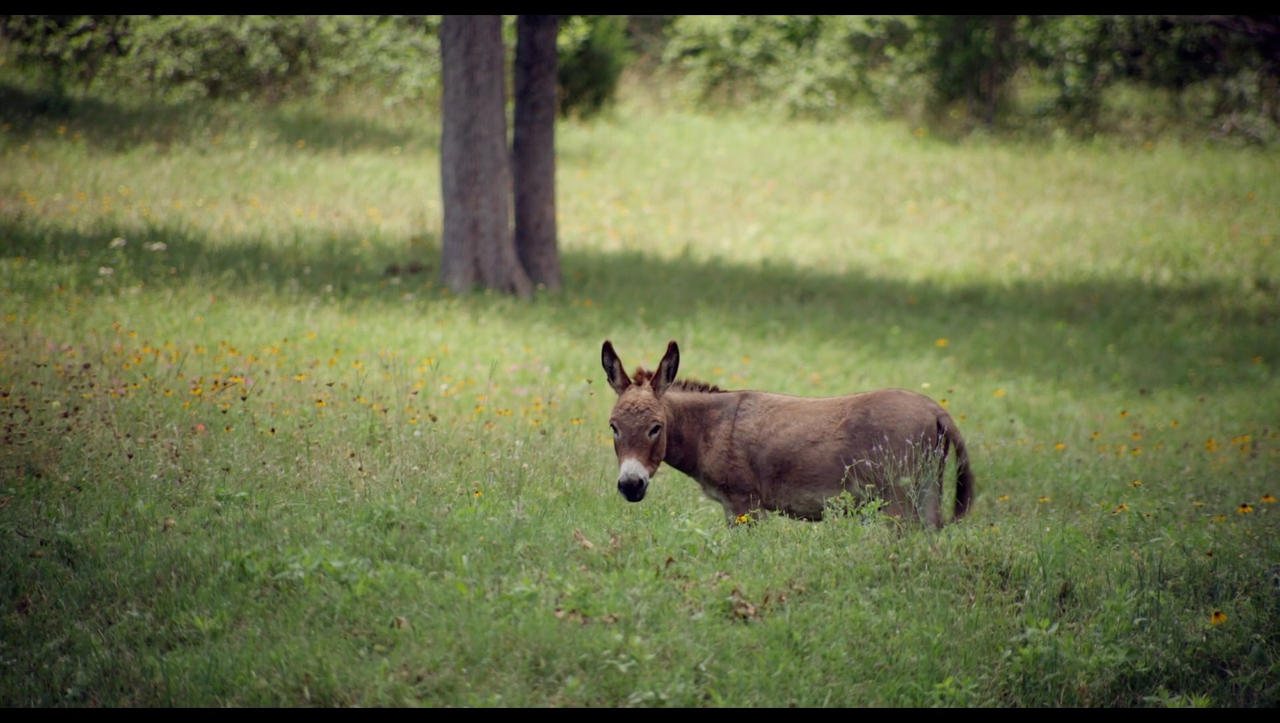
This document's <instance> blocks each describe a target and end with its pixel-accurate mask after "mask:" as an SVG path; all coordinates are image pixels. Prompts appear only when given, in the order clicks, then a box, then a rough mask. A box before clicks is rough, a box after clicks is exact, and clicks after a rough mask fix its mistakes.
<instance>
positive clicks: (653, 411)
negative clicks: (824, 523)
mask: <svg viewBox="0 0 1280 723" xmlns="http://www.w3.org/2000/svg"><path fill="white" fill-rule="evenodd" d="M601 361H602V362H603V363H604V370H605V374H606V375H607V376H608V379H609V386H611V387H613V390H614V391H616V392H617V393H618V401H617V403H616V404H614V406H613V412H612V414H610V415H609V426H610V427H612V428H613V446H614V450H616V451H617V453H618V463H619V468H618V491H619V492H621V493H622V496H623V497H626V498H627V500H628V501H630V502H639V501H640V500H642V499H644V495H645V491H646V490H648V488H649V480H650V479H652V478H653V476H654V475H655V474H657V472H658V465H660V464H661V463H662V462H666V463H667V464H669V465H671V466H672V467H675V468H676V469H678V470H680V471H681V472H684V473H685V474H687V475H689V476H690V477H692V478H693V479H694V480H696V481H697V482H698V484H699V485H700V486H701V487H702V491H703V493H704V494H706V496H707V497H710V498H711V499H713V500H715V501H716V502H719V503H720V504H721V505H722V506H723V507H724V514H725V517H726V518H727V519H728V520H729V522H730V523H732V522H734V521H735V520H742V519H743V515H752V516H754V515H757V514H759V511H761V510H772V511H777V512H782V513H783V514H786V515H790V516H791V517H797V518H801V519H806V520H820V519H822V512H823V509H824V507H825V505H826V502H827V500H828V499H830V498H832V497H836V496H838V495H839V494H840V493H841V492H843V491H845V490H848V491H849V492H850V493H852V494H853V495H854V497H855V498H857V499H859V500H864V501H865V500H867V499H868V497H878V498H880V499H883V500H884V502H885V503H886V506H887V511H888V512H889V513H890V514H893V515H895V516H897V517H899V518H901V519H904V520H906V519H910V518H911V517H913V516H915V515H917V514H919V515H920V516H921V517H922V518H923V520H924V521H925V522H927V523H928V524H930V525H932V526H934V527H941V526H942V523H943V516H942V510H941V496H942V485H943V471H944V467H945V465H946V458H947V452H948V450H949V448H950V447H951V446H954V447H955V449H956V463H957V470H956V500H955V512H954V519H956V520H959V519H960V518H961V517H963V516H964V514H965V513H966V512H968V511H969V504H970V503H971V502H972V501H973V494H974V489H973V487H974V483H973V473H972V472H971V471H970V469H969V455H968V453H967V452H966V450H965V445H964V440H963V439H962V438H961V437H960V433H959V432H958V431H957V430H956V425H955V422H953V421H952V420H951V416H950V415H949V414H947V412H946V410H944V409H943V408H942V407H940V406H938V404H937V403H936V402H934V401H933V400H932V399H930V398H928V397H926V396H924V395H923V394H917V393H916V392H911V391H907V390H905V389H882V390H880V391H875V392H863V393H862V394H852V395H849V396H846V397H831V398H827V399H807V398H803V397H792V396H787V395H784V394H772V393H769V392H756V391H739V392H726V391H721V390H720V389H718V388H717V387H713V386H710V385H708V384H702V383H700V382H694V381H690V380H687V379H686V380H682V381H679V382H677V381H676V368H677V367H678V366H679V365H680V350H679V348H678V347H677V346H676V343H675V342H674V341H673V342H671V343H670V344H668V345H667V353H666V355H665V356H663V357H662V362H661V363H660V364H659V365H658V370H657V371H656V372H647V371H645V370H643V369H637V370H636V373H635V375H634V376H633V377H628V376H627V373H626V371H624V370H623V367H622V361H621V360H620V359H618V355H617V353H616V352H614V350H613V345H612V344H610V343H609V342H607V341H606V342H605V343H604V349H603V350H602V353H601Z"/></svg>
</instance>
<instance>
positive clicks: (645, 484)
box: [618, 479, 649, 502]
mask: <svg viewBox="0 0 1280 723" xmlns="http://www.w3.org/2000/svg"><path fill="white" fill-rule="evenodd" d="M648 490H649V480H647V479H620V480H618V491H619V492H621V493H622V496H623V497H626V498H627V502H639V501H640V500H642V499H644V493H645V492H647V491H648Z"/></svg>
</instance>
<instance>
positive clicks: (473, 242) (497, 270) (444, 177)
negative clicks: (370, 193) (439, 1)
mask: <svg viewBox="0 0 1280 723" xmlns="http://www.w3.org/2000/svg"><path fill="white" fill-rule="evenodd" d="M440 55H441V61H442V65H443V66H444V67H443V69H442V70H443V72H442V73H441V75H442V76H443V78H442V79H443V84H444V99H443V106H444V108H443V114H444V124H443V125H444V128H443V130H442V133H441V138H440V181H441V184H440V186H441V192H442V195H443V196H444V233H443V234H442V238H441V259H440V262H441V263H440V267H441V268H440V275H441V281H443V282H444V283H445V284H447V285H448V286H449V288H450V289H452V290H454V291H455V292H458V293H462V292H466V291H468V290H470V288H471V286H472V285H473V284H475V283H477V282H479V283H482V284H484V285H485V286H486V287H488V288H491V289H497V290H500V291H504V292H508V293H515V294H519V295H520V296H526V297H527V296H529V295H530V294H531V293H532V291H533V285H532V284H531V283H530V281H529V277H528V276H527V275H526V274H525V272H524V269H522V268H521V266H520V260H519V258H518V257H517V255H516V248H515V242H514V239H513V238H512V236H511V228H510V224H509V216H508V213H509V211H508V207H509V205H510V198H511V195H510V194H511V166H510V159H509V156H508V155H507V117H506V107H505V106H506V87H505V82H504V80H505V77H504V74H503V48H502V18H501V16H498V15H446V16H445V17H444V21H443V23H442V24H441V26H440Z"/></svg>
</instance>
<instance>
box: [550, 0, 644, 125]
mask: <svg viewBox="0 0 1280 723" xmlns="http://www.w3.org/2000/svg"><path fill="white" fill-rule="evenodd" d="M556 50H557V54H558V55H559V63H560V67H559V71H558V81H559V86H560V88H559V96H560V97H559V104H560V113H561V115H564V116H568V115H570V114H571V113H577V114H578V115H581V116H583V117H587V116H592V115H595V114H596V113H599V112H600V111H601V110H602V109H603V108H604V107H605V105H607V104H608V102H609V101H610V100H612V99H613V96H614V94H615V93H616V92H617V89H618V79H619V78H621V77H622V71H623V70H625V69H626V67H627V65H629V64H630V63H631V61H632V60H634V58H635V54H634V53H633V52H632V50H631V41H630V39H628V37H627V21H626V17H625V16H623V15H571V16H569V17H567V18H565V19H564V20H562V21H561V23H560V34H559V36H558V37H557V38H556Z"/></svg>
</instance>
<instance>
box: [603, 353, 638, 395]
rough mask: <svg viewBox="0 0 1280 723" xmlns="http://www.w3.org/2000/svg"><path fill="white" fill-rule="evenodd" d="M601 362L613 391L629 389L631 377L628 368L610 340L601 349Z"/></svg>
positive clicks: (618, 391)
mask: <svg viewBox="0 0 1280 723" xmlns="http://www.w3.org/2000/svg"><path fill="white" fill-rule="evenodd" d="M600 363H601V364H603V365H604V373H605V377H606V378H608V380H609V386H611V387H613V391H615V392H617V393H618V394H622V393H623V392H625V391H627V387H629V386H631V377H629V376H627V372H626V370H624V369H623V368H622V360H621V359H619V358H618V353H617V352H616V351H614V350H613V344H610V343H609V342H608V341H606V342H605V343H604V348H603V349H601V350H600Z"/></svg>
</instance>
